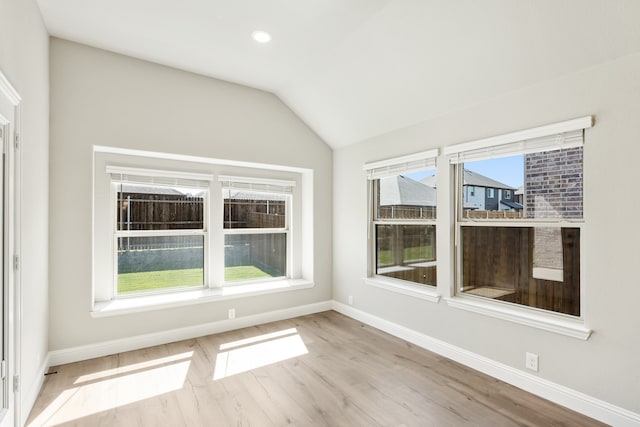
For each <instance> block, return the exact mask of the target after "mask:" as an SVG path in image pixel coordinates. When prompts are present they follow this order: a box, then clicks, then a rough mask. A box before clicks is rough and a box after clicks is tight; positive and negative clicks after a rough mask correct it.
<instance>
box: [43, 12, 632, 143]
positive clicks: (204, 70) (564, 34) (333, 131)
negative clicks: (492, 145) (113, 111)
mask: <svg viewBox="0 0 640 427" xmlns="http://www.w3.org/2000/svg"><path fill="white" fill-rule="evenodd" d="M38 3H39V5H40V8H41V10H42V14H43V17H44V20H45V24H46V26H47V28H48V30H49V32H50V34H51V35H53V36H56V37H60V38H64V39H68V40H72V41H76V42H80V43H84V44H87V45H90V46H95V47H99V48H103V49H106V50H110V51H113V52H117V53H122V54H125V55H130V56H133V57H137V58H141V59H145V60H148V61H153V62H157V63H160V64H164V65H169V66H172V67H176V68H180V69H184V70H187V71H192V72H195V73H199V74H203V75H207V76H211V77H215V78H219V79H223V80H228V81H231V82H236V83H240V84H243V85H247V86H252V87H256V88H260V89H264V90H267V91H270V92H273V93H275V94H276V95H277V96H279V97H280V98H281V99H282V100H283V101H284V102H285V103H286V104H287V105H288V106H289V107H290V108H291V109H292V110H293V111H295V112H296V113H297V114H298V115H299V116H300V117H301V118H302V119H303V120H304V121H305V122H306V123H307V124H308V125H309V126H310V127H311V128H313V129H314V130H315V131H316V132H317V133H318V134H319V135H320V136H321V137H322V138H323V139H324V140H325V141H326V142H327V143H328V144H330V145H331V146H332V147H334V148H338V147H342V146H345V145H348V144H352V143H355V142H359V141H362V140H364V139H367V138H370V137H372V136H376V135H379V134H382V133H386V132H389V131H392V130H395V129H398V128H402V127H405V126H408V125H412V124H415V123H418V122H421V121H423V120H427V119H429V118H433V117H435V116H439V115H442V114H446V113H448V112H451V111H455V110H460V109H463V108H466V107H470V106H472V105H475V104H478V103H480V102H482V101H484V100H486V99H489V98H493V97H496V96H499V95H501V94H504V93H506V92H509V91H512V90H515V89H518V88H521V87H524V86H529V85H532V84H535V83H537V82H540V81H544V80H548V79H552V78H555V77H558V76H561V75H565V74H568V73H571V72H574V71H576V70H579V69H583V68H586V67H589V66H592V65H595V64H598V63H602V62H605V61H610V60H613V59H615V58H618V57H621V56H625V55H629V54H633V53H638V52H640V24H639V23H640V1H638V0H224V1H223V0H180V1H168V0H38ZM256 29H263V30H266V31H268V32H269V33H271V35H272V37H273V39H272V41H271V42H270V43H268V44H264V45H261V44H258V43H256V42H255V41H253V40H252V39H251V37H250V34H251V32H252V31H254V30H256Z"/></svg>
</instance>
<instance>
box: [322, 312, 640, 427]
mask: <svg viewBox="0 0 640 427" xmlns="http://www.w3.org/2000/svg"><path fill="white" fill-rule="evenodd" d="M333 309H334V310H335V311H337V312H339V313H342V314H344V315H345V316H348V317H351V318H353V319H356V320H358V321H360V322H363V323H366V324H367V325H370V326H373V327H374V328H377V329H380V330H382V331H385V332H387V333H389V334H391V335H394V336H396V337H398V338H401V339H403V340H405V341H409V342H410V343H412V344H415V345H417V346H420V347H422V348H424V349H426V350H429V351H432V352H434V353H437V354H439V355H442V356H444V357H447V358H449V359H451V360H455V361H456V362H458V363H461V364H463V365H466V366H468V367H470V368H473V369H475V370H477V371H480V372H483V373H485V374H487V375H490V376H492V377H494V378H497V379H499V380H501V381H504V382H506V383H509V384H511V385H514V386H516V387H518V388H521V389H523V390H526V391H528V392H530V393H532V394H535V395H537V396H540V397H542V398H544V399H548V400H550V401H552V402H555V403H557V404H559V405H562V406H565V407H567V408H569V409H572V410H574V411H576V412H579V413H581V414H584V415H586V416H588V417H591V418H595V419H596V420H599V421H601V422H604V423H607V424H610V425H613V426H636V427H637V426H640V414H637V413H635V412H631V411H629V410H626V409H624V408H620V407H618V406H615V405H612V404H610V403H607V402H605V401H602V400H599V399H596V398H594V397H591V396H588V395H586V394H584V393H581V392H578V391H576V390H573V389H570V388H568V387H565V386H562V385H559V384H556V383H553V382H551V381H548V380H545V379H542V378H539V377H537V376H535V375H532V374H529V373H527V372H524V371H520V370H518V369H515V368H512V367H511V366H507V365H504V364H502V363H499V362H496V361H494V360H491V359H489V358H487V357H484V356H480V355H478V354H475V353H472V352H470V351H467V350H465V349H462V348H460V347H456V346H454V345H451V344H448V343H446V342H444V341H441V340H438V339H435V338H432V337H430V336H428V335H425V334H422V333H420V332H417V331H414V330H413V329H409V328H407V327H404V326H401V325H398V324H396V323H393V322H390V321H388V320H385V319H382V318H380V317H377V316H374V315H372V314H369V313H367V312H365V311H362V310H358V309H355V308H353V307H351V306H348V305H345V304H342V303H340V302H338V301H333Z"/></svg>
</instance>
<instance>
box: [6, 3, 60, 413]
mask: <svg viewBox="0 0 640 427" xmlns="http://www.w3.org/2000/svg"><path fill="white" fill-rule="evenodd" d="M48 53H49V36H48V34H47V32H46V30H45V27H44V24H43V22H42V18H41V16H40V11H39V9H38V6H37V5H36V2H35V0H0V70H2V72H3V73H4V74H5V76H6V77H7V78H8V79H9V81H10V82H11V84H12V85H13V86H14V87H15V88H16V90H17V91H18V92H19V93H20V96H21V97H22V153H21V155H22V174H21V180H22V195H23V196H22V218H21V221H22V270H21V275H22V281H21V284H22V306H21V307H20V310H21V318H22V353H21V360H20V365H21V384H22V387H21V391H22V412H23V419H24V417H26V411H28V410H29V409H30V407H31V404H32V403H33V401H32V399H35V395H36V394H37V393H38V391H39V387H40V382H41V380H42V376H41V374H42V372H41V370H42V369H44V363H45V358H46V356H47V351H48V343H47V320H48V319H47V313H48V308H47V307H48V303H47V290H48V269H47V265H48V245H47V239H48V194H49V184H48V181H49V174H48V170H49V56H48Z"/></svg>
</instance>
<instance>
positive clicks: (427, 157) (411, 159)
mask: <svg viewBox="0 0 640 427" xmlns="http://www.w3.org/2000/svg"><path fill="white" fill-rule="evenodd" d="M439 152H440V150H439V149H438V148H435V149H432V150H427V151H422V152H419V153H413V154H408V155H404V156H400V157H394V158H390V159H385V160H380V161H375V162H370V163H366V164H364V165H363V167H362V170H363V171H364V172H366V175H367V189H368V191H367V193H368V197H367V223H368V226H367V277H365V278H363V280H364V282H365V284H367V285H370V286H374V287H377V288H381V289H385V290H388V291H391V292H395V293H400V294H404V295H408V296H412V297H415V298H419V299H423V300H427V301H430V302H434V303H438V302H439V301H440V293H439V292H438V286H437V283H436V284H435V285H426V284H420V283H416V282H411V281H408V280H402V279H396V278H393V277H388V276H383V275H379V274H376V225H379V224H403V225H433V226H434V227H436V230H437V217H436V219H426V220H419V221H416V220H415V219H414V220H412V219H405V220H403V219H398V220H394V221H393V222H389V221H380V220H377V219H376V213H375V208H374V206H375V204H376V198H377V196H376V194H375V185H374V180H379V179H380V178H384V177H388V176H396V175H401V174H403V173H410V172H415V171H419V170H424V169H435V170H436V177H437V158H438V154H439ZM436 179H437V178H436ZM436 210H437V206H436ZM437 241H438V240H437V238H436V242H437ZM436 254H437V249H436ZM435 262H436V271H438V270H437V269H438V264H437V263H438V260H437V255H436V261H435Z"/></svg>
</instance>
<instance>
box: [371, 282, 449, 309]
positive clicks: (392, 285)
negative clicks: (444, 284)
mask: <svg viewBox="0 0 640 427" xmlns="http://www.w3.org/2000/svg"><path fill="white" fill-rule="evenodd" d="M364 282H365V283H366V284H367V285H369V286H375V287H376V288H381V289H386V290H388V291H391V292H397V293H399V294H403V295H408V296H410V297H414V298H420V299H424V300H427V301H431V302H435V303H437V302H438V301H440V294H439V293H438V291H437V290H436V288H435V287H432V286H428V285H416V284H413V283H411V282H407V281H405V280H398V279H392V278H388V277H382V276H374V277H365V278H364Z"/></svg>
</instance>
